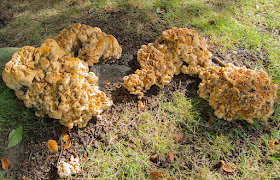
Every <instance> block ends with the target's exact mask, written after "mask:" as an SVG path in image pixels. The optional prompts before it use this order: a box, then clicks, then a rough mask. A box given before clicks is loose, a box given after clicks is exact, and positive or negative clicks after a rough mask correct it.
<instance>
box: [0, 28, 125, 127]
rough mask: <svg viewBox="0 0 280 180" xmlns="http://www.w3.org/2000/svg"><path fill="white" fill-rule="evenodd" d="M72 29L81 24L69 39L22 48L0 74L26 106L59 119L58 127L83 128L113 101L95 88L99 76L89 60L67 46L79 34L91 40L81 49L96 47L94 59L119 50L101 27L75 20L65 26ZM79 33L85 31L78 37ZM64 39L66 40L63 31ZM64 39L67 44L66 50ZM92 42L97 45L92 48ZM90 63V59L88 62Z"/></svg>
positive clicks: (91, 49)
mask: <svg viewBox="0 0 280 180" xmlns="http://www.w3.org/2000/svg"><path fill="white" fill-rule="evenodd" d="M74 27H80V29H78V30H77V29H76V31H78V33H77V34H78V35H76V36H75V37H74V38H73V37H72V36H71V35H72V34H71V33H70V35H69V36H70V37H69V39H70V40H69V39H68V40H69V41H67V42H66V41H63V40H62V38H57V40H58V41H55V40H54V39H48V40H46V41H45V42H44V43H43V44H42V45H41V46H40V47H39V48H35V47H31V46H24V47H22V48H20V49H19V50H18V51H17V52H16V53H14V55H13V56H12V59H11V60H10V61H9V62H7V63H6V65H5V69H4V71H3V73H2V77H3V80H4V82H5V83H6V85H7V86H8V87H10V88H11V89H14V90H15V91H16V95H17V97H18V98H20V99H22V100H23V101H24V104H25V106H26V107H29V108H31V107H35V108H36V109H37V112H36V113H35V114H36V115H37V116H42V115H45V114H46V115H48V116H49V117H51V118H55V119H59V122H60V123H61V124H62V125H64V126H67V127H68V128H70V129H71V128H72V127H73V126H79V127H84V126H86V124H87V122H88V121H89V120H90V119H91V118H92V116H97V115H99V114H101V113H102V111H103V110H105V109H107V108H108V107H110V106H111V105H112V100H110V99H109V98H108V97H107V96H106V95H105V93H104V92H102V91H100V90H99V87H98V84H97V81H98V77H97V76H96V75H95V74H94V73H93V72H89V67H88V63H87V62H86V61H83V60H81V59H79V58H75V57H74V55H75V54H73V53H74V52H73V51H72V50H71V48H73V47H74V46H76V45H73V44H75V43H78V44H79V41H81V39H83V38H82V37H84V40H83V42H85V41H87V40H88V42H90V43H87V44H83V45H84V47H83V48H88V53H89V54H90V53H92V52H97V51H98V53H97V54H98V55H97V56H94V58H95V60H94V62H97V61H98V59H99V58H100V57H101V56H102V54H103V56H104V57H106V58H109V57H112V56H115V57H116V58H119V56H120V55H119V53H120V52H121V49H120V47H119V45H118V43H117V42H116V40H115V38H114V37H113V36H110V35H106V34H105V33H103V32H101V30H100V29H99V28H91V27H90V26H85V25H80V24H74V25H73V26H70V27H69V28H68V29H70V30H69V32H72V31H73V32H76V31H74V29H75V28H74ZM82 29H83V30H82ZM84 29H86V30H84ZM93 29H95V30H96V32H98V33H100V34H101V35H102V37H101V35H100V38H97V37H95V36H98V37H99V35H96V34H98V33H96V34H95V35H94V33H93V32H92V31H93ZM63 32H67V31H66V30H63ZM82 33H87V34H86V35H85V36H82ZM62 34H64V35H65V34H66V33H62ZM57 37H60V35H59V36H57ZM63 37H65V38H66V39H67V35H65V36H63ZM71 38H72V39H71ZM77 38H78V40H76V39H77ZM94 38H95V39H94ZM91 41H92V42H91ZM63 42H64V43H65V44H67V43H69V44H71V48H70V49H67V47H66V46H64V44H63ZM93 42H95V43H97V44H95V46H94V45H93V44H94V43H93ZM91 43H93V44H91ZM102 43H104V44H102ZM91 45H93V46H94V47H96V48H97V49H94V48H93V47H92V46H91ZM115 45H116V46H115ZM74 48H76V47H74ZM68 50H69V51H68ZM79 56H81V54H80V55H79ZM84 59H87V58H86V57H84ZM89 63H93V61H91V60H90V61H89Z"/></svg>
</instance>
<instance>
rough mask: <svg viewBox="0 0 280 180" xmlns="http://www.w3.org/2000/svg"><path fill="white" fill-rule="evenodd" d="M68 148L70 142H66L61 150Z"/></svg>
mask: <svg viewBox="0 0 280 180" xmlns="http://www.w3.org/2000/svg"><path fill="white" fill-rule="evenodd" d="M70 146H71V141H67V143H66V144H64V145H63V149H68V148H69V147H70Z"/></svg>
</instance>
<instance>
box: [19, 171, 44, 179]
mask: <svg viewBox="0 0 280 180" xmlns="http://www.w3.org/2000/svg"><path fill="white" fill-rule="evenodd" d="M22 171H23V172H25V173H27V174H29V175H31V176H32V175H33V176H36V177H38V178H41V179H46V178H44V177H42V176H40V175H39V174H37V173H36V172H28V171H25V170H23V169H22Z"/></svg>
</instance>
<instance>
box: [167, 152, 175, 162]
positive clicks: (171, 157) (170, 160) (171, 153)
mask: <svg viewBox="0 0 280 180" xmlns="http://www.w3.org/2000/svg"><path fill="white" fill-rule="evenodd" d="M166 159H167V160H169V162H171V163H173V162H174V154H173V152H169V153H168V154H167V155H166Z"/></svg>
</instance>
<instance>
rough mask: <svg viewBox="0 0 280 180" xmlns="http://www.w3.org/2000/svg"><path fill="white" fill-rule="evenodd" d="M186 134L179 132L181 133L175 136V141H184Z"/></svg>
mask: <svg viewBox="0 0 280 180" xmlns="http://www.w3.org/2000/svg"><path fill="white" fill-rule="evenodd" d="M186 138H187V137H186V135H185V134H183V133H181V134H178V135H177V136H175V138H174V139H175V141H177V142H182V141H185V140H186Z"/></svg>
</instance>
